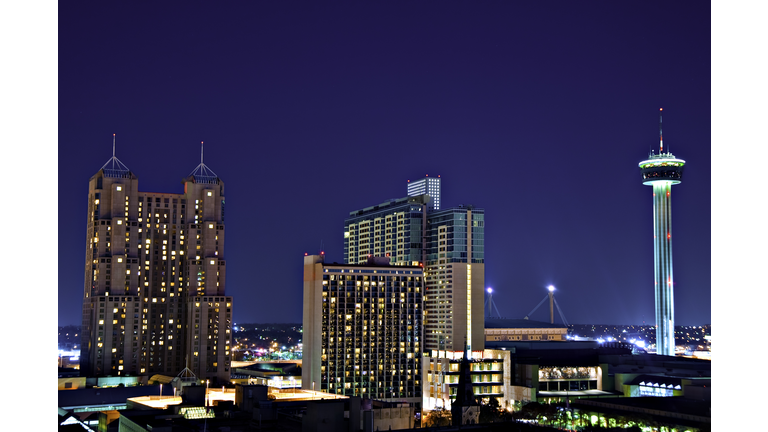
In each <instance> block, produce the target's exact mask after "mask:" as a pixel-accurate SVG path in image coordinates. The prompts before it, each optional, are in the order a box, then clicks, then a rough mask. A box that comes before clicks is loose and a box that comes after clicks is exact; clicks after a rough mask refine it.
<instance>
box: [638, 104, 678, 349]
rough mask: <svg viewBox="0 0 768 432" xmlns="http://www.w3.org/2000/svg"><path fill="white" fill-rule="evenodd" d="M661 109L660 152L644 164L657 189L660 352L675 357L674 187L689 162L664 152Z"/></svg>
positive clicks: (656, 279)
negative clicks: (673, 273)
mask: <svg viewBox="0 0 768 432" xmlns="http://www.w3.org/2000/svg"><path fill="white" fill-rule="evenodd" d="M661 111H662V109H659V153H658V154H654V153H653V151H651V153H650V154H649V155H648V159H646V160H644V161H642V162H640V163H639V164H638V165H639V167H640V170H641V173H642V175H643V184H644V185H648V186H651V187H653V257H654V260H653V263H654V264H653V267H654V296H655V305H656V306H655V308H656V353H657V354H660V355H669V356H674V355H675V312H674V305H675V303H674V295H673V294H674V292H673V287H674V278H673V275H672V186H673V185H676V184H679V183H680V182H681V181H682V179H683V168H684V167H685V161H684V160H682V159H677V158H676V157H675V156H674V155H673V154H672V153H671V152H669V149H667V152H666V153H665V152H664V139H663V135H662V133H661Z"/></svg>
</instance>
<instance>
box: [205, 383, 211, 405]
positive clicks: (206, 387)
mask: <svg viewBox="0 0 768 432" xmlns="http://www.w3.org/2000/svg"><path fill="white" fill-rule="evenodd" d="M209 383H210V381H208V380H205V410H206V411H208V384H209Z"/></svg>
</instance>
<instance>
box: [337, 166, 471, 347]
mask: <svg viewBox="0 0 768 432" xmlns="http://www.w3.org/2000/svg"><path fill="white" fill-rule="evenodd" d="M429 179H431V177H430V178H429ZM431 201H432V197H431V196H429V195H428V194H425V195H418V196H411V197H405V198H400V199H396V200H390V201H387V202H384V203H382V204H379V205H377V206H371V207H366V208H364V209H361V210H357V211H353V212H351V213H350V215H349V217H348V218H347V219H346V221H345V224H344V261H345V263H347V264H362V263H365V262H367V260H368V259H369V258H370V257H389V258H390V260H391V263H392V264H393V265H414V264H418V263H421V265H422V266H423V267H424V278H425V288H426V291H425V295H424V301H425V307H424V329H425V333H424V348H425V349H428V350H432V349H436V350H449V351H450V350H454V351H460V350H462V349H463V348H464V342H465V339H466V342H467V344H468V345H469V347H470V349H483V347H484V346H485V340H484V335H483V330H484V328H483V298H484V284H485V252H484V249H485V245H484V241H485V239H484V230H485V211H484V210H482V209H478V208H474V207H473V206H458V207H452V208H448V209H444V210H430V208H429V203H430V202H431ZM473 317H474V318H475V319H474V320H473Z"/></svg>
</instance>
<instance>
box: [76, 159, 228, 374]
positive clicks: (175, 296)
mask: <svg viewBox="0 0 768 432" xmlns="http://www.w3.org/2000/svg"><path fill="white" fill-rule="evenodd" d="M183 184H184V192H183V193H151V192H140V191H139V185H138V178H137V177H136V175H135V174H134V173H133V172H131V171H130V170H129V169H128V167H126V166H125V165H124V164H123V163H122V162H120V161H119V160H118V159H117V158H116V157H114V155H113V157H112V158H111V159H110V160H109V161H108V162H107V163H106V164H105V165H104V166H103V167H102V168H101V169H100V170H99V171H98V172H97V173H96V174H95V175H94V176H93V177H91V179H90V181H89V183H88V218H87V235H86V259H85V269H84V270H85V287H84V293H83V321H82V342H81V345H82V348H81V360H80V361H81V370H82V373H83V374H84V375H87V376H117V375H152V374H165V375H171V376H175V375H177V374H178V373H179V372H181V371H182V370H183V369H184V368H185V367H189V369H191V370H192V371H193V372H194V373H195V374H196V375H197V377H198V378H200V379H218V380H219V381H220V382H221V381H228V380H229V375H230V346H231V327H232V297H228V296H226V295H225V294H224V292H225V286H226V265H225V264H226V261H225V259H224V236H225V228H224V203H225V201H224V182H223V181H221V179H220V178H219V177H218V176H217V175H216V174H215V173H213V171H211V170H210V169H209V168H208V167H207V166H205V165H204V164H203V163H202V161H201V163H200V165H198V167H197V168H196V169H195V170H194V171H193V172H192V173H191V174H190V175H189V176H188V177H187V178H185V179H184V180H183Z"/></svg>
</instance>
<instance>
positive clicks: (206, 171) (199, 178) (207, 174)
mask: <svg viewBox="0 0 768 432" xmlns="http://www.w3.org/2000/svg"><path fill="white" fill-rule="evenodd" d="M203 145H204V142H203V141H200V165H198V166H197V168H195V169H194V170H193V171H192V172H191V173H190V175H191V176H194V177H195V181H196V182H198V183H211V184H218V176H217V175H216V173H215V172H213V170H212V169H210V168H208V167H207V166H206V165H205V164H204V163H203V149H204V147H203Z"/></svg>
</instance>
